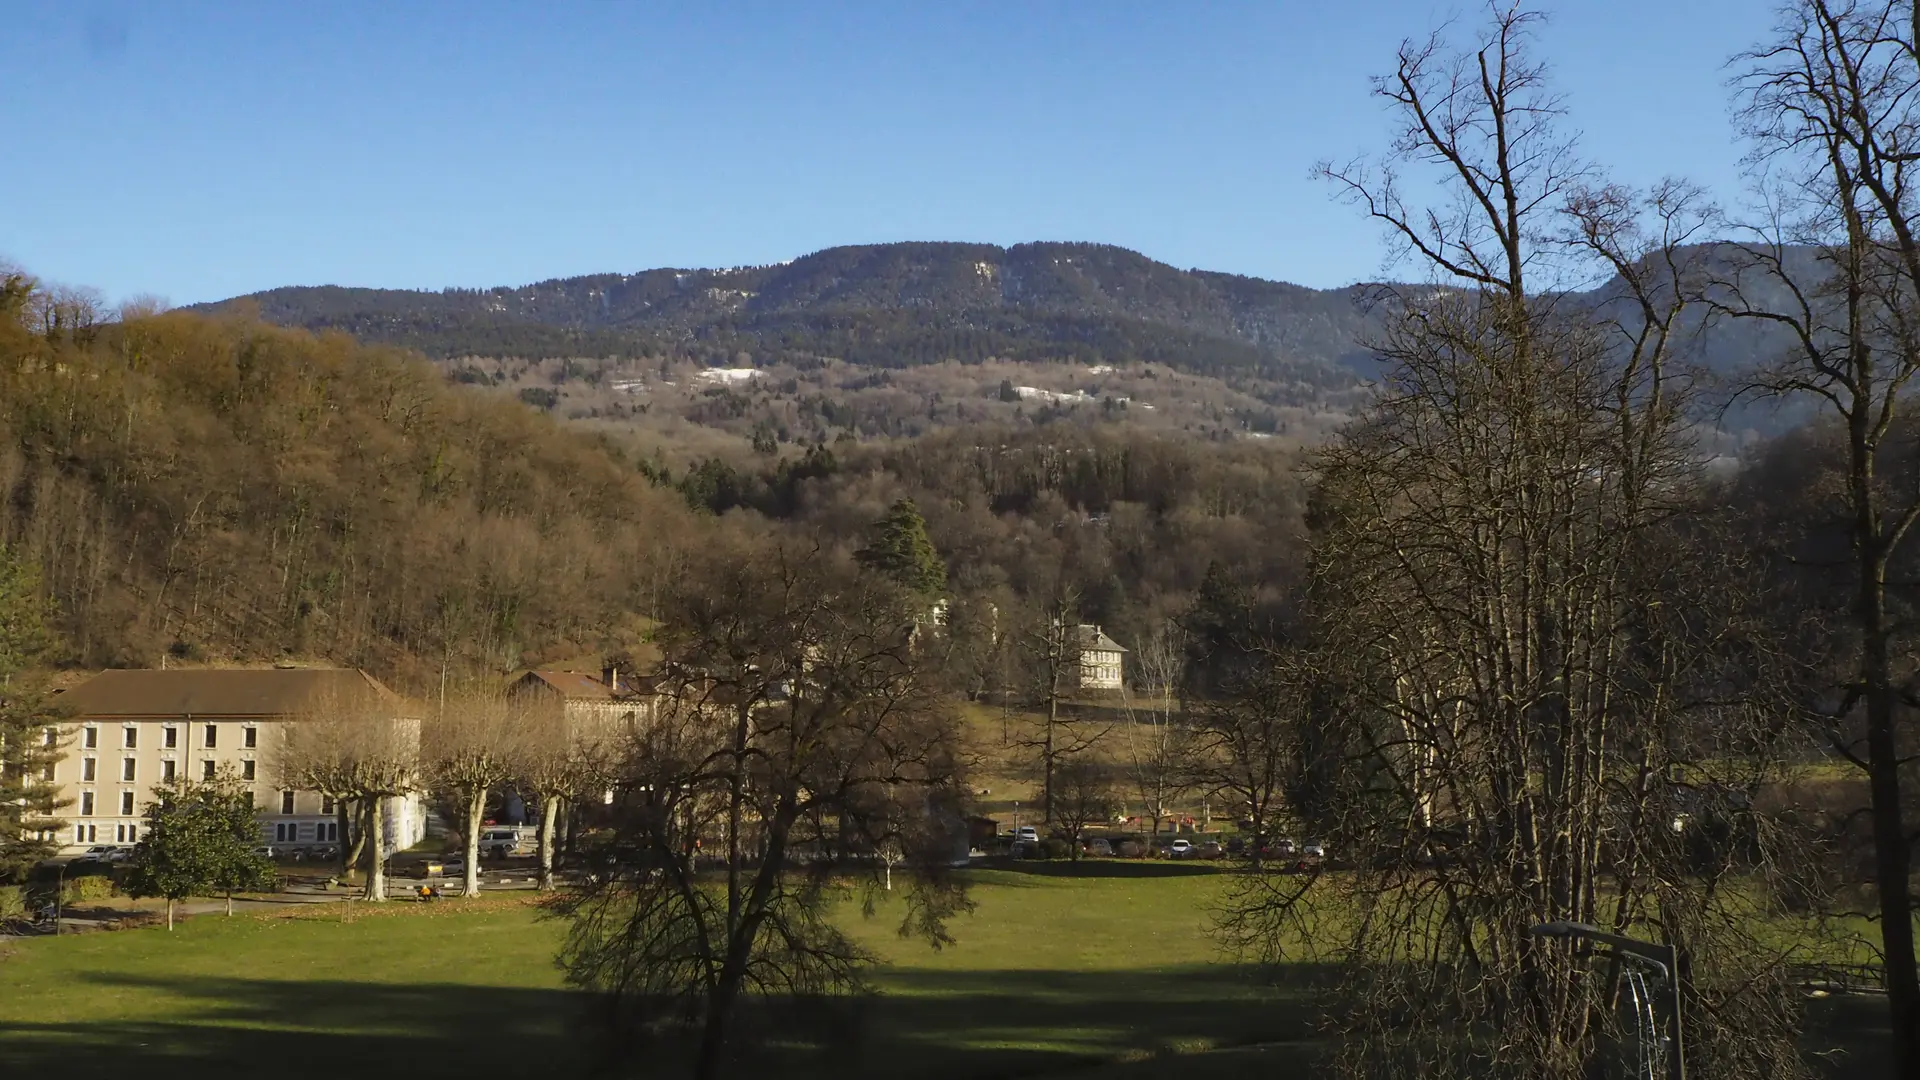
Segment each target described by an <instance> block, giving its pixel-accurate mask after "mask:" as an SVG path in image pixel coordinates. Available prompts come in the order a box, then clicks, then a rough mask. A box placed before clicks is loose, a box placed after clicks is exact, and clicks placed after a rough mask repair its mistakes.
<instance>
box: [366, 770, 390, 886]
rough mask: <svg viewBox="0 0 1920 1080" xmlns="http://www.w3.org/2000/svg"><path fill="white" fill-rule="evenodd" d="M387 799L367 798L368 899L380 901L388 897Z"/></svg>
mask: <svg viewBox="0 0 1920 1080" xmlns="http://www.w3.org/2000/svg"><path fill="white" fill-rule="evenodd" d="M385 803H386V800H385V799H383V798H381V797H379V796H377V795H376V796H373V797H371V798H369V799H368V800H367V828H366V835H365V839H366V847H367V899H368V900H369V901H371V902H374V903H378V902H380V901H382V900H385V899H386V898H387V850H386V849H387V837H386V831H387V823H386V820H385V815H384V814H383V813H381V811H382V810H384V809H385V808H386V807H385Z"/></svg>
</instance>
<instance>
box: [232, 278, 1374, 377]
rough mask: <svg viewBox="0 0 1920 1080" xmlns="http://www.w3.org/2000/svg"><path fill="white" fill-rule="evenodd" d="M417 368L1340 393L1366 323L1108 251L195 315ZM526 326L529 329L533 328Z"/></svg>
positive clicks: (337, 301) (1272, 288)
mask: <svg viewBox="0 0 1920 1080" xmlns="http://www.w3.org/2000/svg"><path fill="white" fill-rule="evenodd" d="M237 303H246V304H251V305H255V306H257V308H258V310H259V312H260V313H261V315H262V316H264V317H265V318H267V319H268V320H270V321H273V322H277V323H281V324H284V325H290V326H301V327H305V328H308V329H339V330H345V331H348V332H349V333H353V334H355V335H357V336H360V337H362V338H365V339H370V340H380V341H389V342H394V343H397V344H405V345H409V346H412V347H415V348H420V349H422V350H423V351H425V352H427V353H428V354H429V355H435V356H441V357H445V356H454V355H475V354H479V355H520V356H536V357H538V356H561V355H574V356H578V355H627V356H640V355H655V354H660V353H666V352H682V353H687V352H691V353H696V354H699V353H705V354H711V355H712V356H714V357H715V358H720V357H722V356H725V355H728V354H731V353H734V352H739V351H745V352H748V353H749V354H751V355H753V356H754V358H755V359H756V361H760V362H778V361H781V360H791V359H796V358H799V357H801V356H805V355H814V356H832V357H837V358H841V359H846V360H848V361H850V362H854V363H860V364H866V365H872V366H882V367H903V366H910V365H913V364H916V363H926V362H934V361H939V360H947V359H954V360H961V361H977V360H981V359H985V358H988V357H998V358H1003V359H1050V360H1082V361H1088V362H1101V361H1106V362H1125V361H1132V360H1140V361H1147V362H1160V363H1165V364H1169V365H1172V366H1175V367H1179V368H1183V369H1187V370H1194V371H1201V372H1208V373H1227V372H1234V371H1243V372H1246V373H1249V374H1261V375H1263V376H1265V377H1269V378H1273V377H1279V378H1290V379H1295V380H1299V381H1301V382H1305V383H1309V384H1321V383H1325V384H1329V385H1344V384H1348V383H1350V382H1351V381H1352V375H1351V372H1350V371H1349V370H1348V365H1350V364H1352V363H1354V362H1356V361H1358V360H1360V359H1361V358H1362V357H1363V353H1362V352H1361V350H1360V349H1359V348H1358V346H1357V342H1358V341H1359V340H1360V338H1361V337H1362V335H1363V332H1364V330H1365V327H1366V325H1367V323H1368V319H1367V317H1366V316H1365V314H1364V313H1363V312H1362V311H1361V310H1360V309H1359V307H1358V306H1357V305H1356V304H1355V303H1354V296H1353V291H1352V290H1325V291H1322V290H1314V289H1306V288H1302V287H1299V286H1295V285H1287V284H1283V283H1279V282H1271V281H1262V280H1259V279H1256V278H1246V277H1238V276H1235V275H1231V274H1218V273H1209V272H1204V271H1188V270H1179V269H1176V268H1174V267H1171V266H1168V265H1166V264H1165V263H1160V262H1155V261H1154V260H1152V259H1148V258H1146V257H1145V256H1142V255H1139V254H1137V253H1135V252H1132V251H1127V250H1125V249H1123V248H1118V247H1112V246H1109V245H1104V244H1069V243H1045V244H1020V245H1016V246H1014V247H1011V248H1001V247H997V246H994V245H990V244H961V243H902V244H883V245H867V246H854V247H837V248H828V249H826V250H824V251H819V252H815V253H814V254H811V255H808V256H806V257H804V258H801V259H796V260H794V261H793V262H790V263H785V264H781V265H775V266H756V267H743V268H736V269H726V270H681V269H660V270H648V271H644V272H641V273H637V274H595V275H588V276H583V277H574V278H564V279H556V280H552V281H543V282H538V283H536V284H533V285H526V286H522V287H519V288H496V289H485V290H478V289H448V290H443V291H441V292H423V291H408V290H392V289H347V288H338V287H333V286H326V287H318V288H305V287H297V288H281V289H273V290H269V291H267V292H262V293H255V294H252V295H250V296H246V297H240V298H236V299H235V300H230V301H224V302H222V303H220V304H214V305H206V306H207V307H208V308H211V309H215V310H217V309H219V308H223V307H227V306H230V305H233V304H237ZM536 328H537V329H536Z"/></svg>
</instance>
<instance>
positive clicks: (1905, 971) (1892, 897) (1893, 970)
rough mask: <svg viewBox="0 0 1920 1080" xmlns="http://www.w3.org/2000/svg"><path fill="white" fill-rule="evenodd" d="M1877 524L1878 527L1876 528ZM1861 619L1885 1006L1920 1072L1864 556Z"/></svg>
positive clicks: (1909, 1070) (1874, 576) (1875, 578)
mask: <svg viewBox="0 0 1920 1080" xmlns="http://www.w3.org/2000/svg"><path fill="white" fill-rule="evenodd" d="M1862 486H1864V485H1862ZM1876 531H1877V530H1876ZM1860 570H1861V583H1860V584H1861V590H1860V609H1861V610H1860V623H1861V629H1862V630H1863V631H1865V634H1864V638H1865V640H1864V641H1863V642H1862V645H1863V646H1864V651H1865V655H1864V656H1863V657H1862V660H1863V661H1864V664H1863V666H1864V667H1865V670H1864V671H1863V672H1862V675H1864V676H1865V678H1864V680H1863V681H1864V682H1865V683H1866V695H1865V696H1866V705H1867V783H1868V788H1869V791H1870V792H1871V806H1872V813H1873V847H1874V861H1875V867H1874V869H1875V876H1876V877H1877V878H1878V879H1879V881H1878V891H1879V894H1880V945H1881V956H1882V957H1883V958H1884V962H1885V964H1886V982H1887V1012H1888V1014H1889V1019H1890V1020H1891V1021H1892V1024H1893V1028H1892V1031H1893V1074H1894V1075H1895V1076H1897V1077H1900V1078H1901V1080H1920V971H1916V970H1915V966H1914V943H1913V897H1912V894H1911V886H1910V884H1909V874H1910V873H1911V872H1912V869H1911V863H1910V861H1909V858H1910V857H1909V853H1908V848H1907V845H1908V839H1907V835H1906V828H1905V822H1904V820H1903V814H1902V808H1901V805H1900V755H1899V744H1898V742H1897V741H1896V739H1895V722H1896V721H1895V716H1894V710H1895V707H1896V704H1897V703H1896V700H1895V698H1896V694H1897V691H1896V689H1895V688H1894V686H1893V679H1892V674H1891V668H1892V663H1891V659H1890V653H1891V643H1890V640H1889V639H1890V638H1891V637H1892V633H1891V631H1890V630H1889V629H1888V628H1887V613H1886V586H1885V568H1884V563H1883V561H1882V560H1880V559H1874V558H1863V559H1862V560H1861V564H1860Z"/></svg>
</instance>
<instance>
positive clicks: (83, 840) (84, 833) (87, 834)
mask: <svg viewBox="0 0 1920 1080" xmlns="http://www.w3.org/2000/svg"><path fill="white" fill-rule="evenodd" d="M96 835H98V834H97V832H96V830H95V828H94V826H92V825H75V826H74V827H73V842H74V843H76V844H91V843H93V838H94V837H95V836H96Z"/></svg>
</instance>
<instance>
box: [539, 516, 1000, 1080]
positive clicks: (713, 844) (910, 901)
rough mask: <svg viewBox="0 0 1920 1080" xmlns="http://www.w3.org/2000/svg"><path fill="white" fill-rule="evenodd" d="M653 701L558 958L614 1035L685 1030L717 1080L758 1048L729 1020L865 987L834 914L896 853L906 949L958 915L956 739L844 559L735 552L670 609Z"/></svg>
mask: <svg viewBox="0 0 1920 1080" xmlns="http://www.w3.org/2000/svg"><path fill="white" fill-rule="evenodd" d="M665 607H666V618H665V624H666V627H667V629H666V631H665V632H664V640H663V642H662V645H663V649H664V652H665V656H666V661H665V664H664V668H663V671H662V673H661V675H660V677H659V679H658V680H657V682H656V686H657V687H658V689H659V691H660V693H661V695H662V700H661V703H660V706H659V709H658V712H657V715H655V716H654V717H653V718H652V719H651V720H650V721H649V722H648V723H647V724H645V725H643V726H642V727H641V728H640V730H638V731H637V732H636V733H635V735H634V737H633V741H632V743H631V745H630V746H628V747H627V748H626V753H625V754H624V755H623V757H622V758H621V761H620V764H619V767H618V769H617V771H616V780H617V786H618V789H619V792H620V795H619V797H618V799H617V804H616V807H615V809H616V811H617V814H616V822H615V830H614V834H613V838H612V840H611V842H610V843H609V844H608V846H606V847H604V848H603V849H601V850H599V851H597V852H596V853H594V856H593V863H592V866H593V871H594V873H593V874H592V875H591V877H590V879H588V880H583V881H581V882H580V883H578V884H576V885H575V886H574V887H573V889H572V890H570V891H569V892H567V893H563V894H562V896H563V901H562V904H561V909H562V910H563V911H565V912H566V913H567V914H568V915H569V916H570V917H571V919H572V923H573V926H572V931H571V934H570V935H569V938H568V943H567V946H566V949H565V951H564V955H563V960H564V962H565V965H566V967H567V970H568V972H569V976H570V977H571V978H572V979H573V981H575V982H576V983H578V984H580V985H583V986H586V987H590V988H592V989H595V990H597V991H600V992H601V993H602V994H603V995H604V1000H605V1002H606V1003H607V1005H608V1008H609V1013H608V1015H609V1016H610V1018H611V1019H612V1020H613V1022H614V1025H615V1027H616V1030H618V1031H620V1032H621V1033H623V1034H625V1035H627V1036H629V1037H632V1038H644V1037H649V1036H657V1035H661V1034H666V1033H669V1032H672V1031H674V1030H676V1029H688V1028H691V1029H692V1030H693V1031H695V1032H697V1040H698V1047H697V1051H696V1053H695V1063H694V1071H695V1073H696V1075H699V1076H701V1077H712V1076H714V1075H716V1074H717V1073H718V1072H719V1070H720V1069H721V1067H722V1065H723V1064H724V1062H725V1060H726V1058H727V1055H728V1053H729V1052H730V1050H731V1049H732V1048H733V1047H734V1046H735V1045H736V1044H737V1043H738V1042H739V1041H740V1040H741V1039H742V1037H744V1036H749V1035H751V1034H753V1032H752V1031H751V1030H749V1029H748V1028H747V1026H746V1025H745V1024H744V1023H743V1022H742V1021H741V1019H740V1016H741V1011H742V1009H743V1008H749V1007H756V1006H764V1005H766V1004H768V1003H769V1001H770V999H771V998H772V997H773V996H776V995H793V996H796V997H799V998H810V997H817V996H820V995H832V994H836V993H842V992H846V991H850V990H852V989H855V988H857V987H859V986H860V985H862V981H863V980H862V973H863V971H864V969H865V967H866V966H867V964H868V962H869V961H870V957H869V956H868V955H867V954H866V952H865V951H863V950H862V949H861V948H859V947H858V946H857V945H856V944H855V943H854V942H853V941H852V940H851V939H850V938H848V937H847V936H846V934H845V933H844V932H843V931H842V930H841V929H840V928H839V927H837V926H836V925H835V923H834V921H833V918H832V914H831V913H832V909H833V905H834V902H835V898H836V896H838V895H839V894H840V893H841V892H842V890H843V888H844V883H845V882H846V881H847V880H848V878H847V876H846V875H849V874H852V875H861V874H863V873H864V875H865V876H864V879H863V880H865V881H866V882H867V883H868V885H869V887H870V888H871V889H872V892H870V893H869V898H870V899H869V903H872V902H874V900H873V898H875V897H878V896H879V895H881V893H882V891H883V890H882V889H881V887H880V881H881V878H882V876H883V875H882V874H881V873H878V872H876V871H877V869H878V868H879V867H880V866H881V864H880V863H879V862H877V861H875V860H872V859H870V858H869V859H860V860H852V861H849V859H848V855H849V854H859V853H860V851H859V849H861V848H865V849H866V850H867V851H869V852H870V851H872V850H873V849H874V848H875V847H877V846H880V845H883V844H886V843H889V842H898V843H900V844H901V846H902V847H903V849H904V850H905V851H906V852H907V858H906V860H905V861H906V865H907V866H908V867H909V868H910V869H911V871H912V880H913V882H914V886H913V888H912V889H910V890H908V896H907V899H906V901H905V903H904V915H903V921H902V927H901V928H902V931H903V932H916V933H919V934H921V935H923V936H925V937H927V938H929V939H930V940H932V941H933V942H935V943H939V942H941V941H943V940H945V919H946V917H947V916H948V915H949V914H951V913H952V912H953V911H955V910H956V909H957V908H958V907H959V906H961V905H963V904H964V897H963V894H962V893H960V892H959V890H958V888H957V885H955V884H954V883H952V882H951V881H950V880H948V879H947V878H946V877H945V876H944V874H943V870H944V867H945V866H946V865H947V864H948V863H949V862H950V861H951V859H952V857H953V851H954V843H955V840H956V838H958V839H959V842H961V843H964V830H965V826H964V818H963V817H962V816H961V813H960V809H961V808H960V806H959V799H960V795H961V792H962V791H963V789H962V788H961V787H960V786H959V782H958V781H959V777H958V776H957V753H958V751H957V749H956V747H957V742H958V740H957V736H956V733H955V730H954V722H953V718H952V716H951V714H950V710H949V707H948V706H947V705H946V704H945V702H944V700H943V697H942V694H941V693H940V686H939V683H940V680H939V678H938V673H937V671H936V670H935V669H936V666H937V665H936V663H935V662H934V661H933V659H932V658H927V657H922V656H920V655H919V654H918V653H917V652H916V651H915V647H914V645H913V644H912V642H911V636H912V635H911V631H912V627H913V626H914V620H915V618H916V617H917V616H918V615H919V614H920V613H921V611H922V609H923V608H924V602H923V601H921V600H919V599H918V598H917V597H915V596H913V595H912V594H911V593H909V592H907V591H906V590H903V589H901V588H899V587H898V586H896V585H894V584H893V583H891V582H889V581H886V580H884V579H882V578H881V577H880V576H878V575H875V574H872V573H867V572H864V571H860V570H859V569H858V568H857V567H855V566H853V564H852V563H851V562H850V561H849V560H846V559H845V558H844V557H839V556H835V555H832V554H830V553H827V552H823V551H820V550H818V549H817V548H813V547H808V546H803V545H799V544H796V543H794V542H792V541H784V542H783V541H768V542H765V543H750V542H743V541H736V542H734V543H732V544H728V545H716V546H715V548H714V549H712V550H710V551H709V553H708V558H707V565H706V567H705V568H704V570H701V571H696V572H694V573H692V574H690V575H688V577H687V578H686V579H685V580H683V581H682V582H681V583H680V584H679V586H678V587H677V588H676V589H675V590H674V592H673V593H672V594H671V595H669V597H668V598H667V602H666V605H665Z"/></svg>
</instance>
